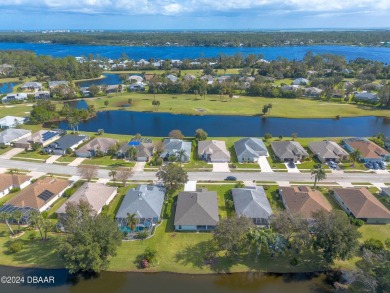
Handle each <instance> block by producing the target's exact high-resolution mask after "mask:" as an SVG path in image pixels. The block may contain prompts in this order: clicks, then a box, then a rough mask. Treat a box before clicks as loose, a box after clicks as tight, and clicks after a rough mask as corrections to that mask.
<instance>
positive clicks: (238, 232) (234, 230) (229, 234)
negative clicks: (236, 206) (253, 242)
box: [213, 217, 254, 257]
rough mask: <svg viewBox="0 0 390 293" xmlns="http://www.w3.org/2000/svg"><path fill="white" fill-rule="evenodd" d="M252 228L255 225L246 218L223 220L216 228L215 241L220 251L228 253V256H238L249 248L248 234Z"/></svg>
mask: <svg viewBox="0 0 390 293" xmlns="http://www.w3.org/2000/svg"><path fill="white" fill-rule="evenodd" d="M251 228H254V224H253V222H252V221H251V220H250V219H248V218H246V217H231V218H226V219H221V220H220V222H219V223H218V225H217V226H216V227H215V230H214V232H213V239H214V241H215V242H216V244H217V246H218V248H219V250H225V251H226V256H228V257H234V256H238V255H240V254H241V253H242V252H243V251H244V250H245V249H246V248H247V243H248V242H247V234H248V232H249V231H250V229H251Z"/></svg>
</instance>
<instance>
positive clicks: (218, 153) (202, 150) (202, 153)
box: [198, 140, 230, 163]
mask: <svg viewBox="0 0 390 293" xmlns="http://www.w3.org/2000/svg"><path fill="white" fill-rule="evenodd" d="M198 157H199V158H200V159H203V160H205V161H207V162H212V163H227V162H230V153H229V151H228V150H227V149H226V144H225V142H224V141H223V140H203V141H199V142H198Z"/></svg>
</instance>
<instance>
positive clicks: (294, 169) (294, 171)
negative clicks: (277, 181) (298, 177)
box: [284, 163, 301, 173]
mask: <svg viewBox="0 0 390 293" xmlns="http://www.w3.org/2000/svg"><path fill="white" fill-rule="evenodd" d="M284 165H285V166H286V168H287V172H288V173H301V171H299V169H298V167H297V164H295V167H294V168H290V167H289V166H288V163H284Z"/></svg>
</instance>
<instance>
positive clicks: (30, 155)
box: [14, 151, 50, 161]
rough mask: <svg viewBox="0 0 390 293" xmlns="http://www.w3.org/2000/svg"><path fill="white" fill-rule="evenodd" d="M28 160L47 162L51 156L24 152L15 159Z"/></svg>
mask: <svg viewBox="0 0 390 293" xmlns="http://www.w3.org/2000/svg"><path fill="white" fill-rule="evenodd" d="M18 157H19V158H28V159H39V160H44V161H45V160H47V159H48V158H49V157H50V155H46V154H40V153H39V152H34V151H27V152H26V151H24V152H21V153H20V154H17V155H16V156H15V157H14V158H18Z"/></svg>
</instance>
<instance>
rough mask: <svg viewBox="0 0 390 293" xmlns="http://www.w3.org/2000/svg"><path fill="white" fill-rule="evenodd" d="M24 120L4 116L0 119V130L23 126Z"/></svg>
mask: <svg viewBox="0 0 390 293" xmlns="http://www.w3.org/2000/svg"><path fill="white" fill-rule="evenodd" d="M25 120H26V118H23V117H16V116H5V117H3V118H0V129H6V128H13V127H16V126H18V125H20V124H23V123H24V121H25Z"/></svg>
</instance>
